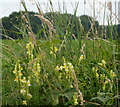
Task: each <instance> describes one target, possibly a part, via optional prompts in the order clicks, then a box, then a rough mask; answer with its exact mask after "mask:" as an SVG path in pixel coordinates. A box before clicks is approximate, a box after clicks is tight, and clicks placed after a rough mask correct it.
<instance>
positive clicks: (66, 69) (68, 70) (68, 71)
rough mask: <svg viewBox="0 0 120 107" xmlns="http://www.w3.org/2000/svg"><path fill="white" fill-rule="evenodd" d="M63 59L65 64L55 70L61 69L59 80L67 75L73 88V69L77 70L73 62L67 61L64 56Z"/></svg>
mask: <svg viewBox="0 0 120 107" xmlns="http://www.w3.org/2000/svg"><path fill="white" fill-rule="evenodd" d="M62 59H63V62H64V64H63V65H61V66H56V68H55V70H56V71H60V72H59V76H58V78H59V81H60V82H62V77H65V78H66V79H67V80H68V81H69V82H70V84H71V86H70V87H71V88H72V87H73V86H72V81H71V79H73V75H72V70H73V71H75V70H74V67H73V65H72V63H70V62H66V61H65V58H64V57H63V58H62ZM61 71H62V72H61Z"/></svg>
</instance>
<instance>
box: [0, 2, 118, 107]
mask: <svg viewBox="0 0 120 107" xmlns="http://www.w3.org/2000/svg"><path fill="white" fill-rule="evenodd" d="M21 4H22V5H23V7H24V8H25V12H23V11H21V12H14V13H12V14H11V15H10V16H9V17H5V18H3V19H2V24H3V38H4V39H3V40H2V43H1V44H2V57H1V58H2V104H3V105H6V106H8V105H12V106H17V105H31V106H36V105H37V106H38V105H56V106H61V105H62V106H65V105H67V106H69V105H71V106H74V105H82V106H83V105H87V106H94V105H100V106H101V105H116V106H119V105H120V86H119V84H120V66H119V64H120V53H119V52H120V50H119V46H120V44H119V43H120V42H119V38H118V37H119V36H118V33H119V25H118V26H117V25H116V26H112V24H108V26H100V25H99V23H98V21H95V20H94V18H91V17H89V16H86V15H83V16H80V17H76V11H75V13H74V15H71V14H67V13H64V14H60V13H59V12H58V13H56V12H50V13H45V14H42V12H41V10H40V8H39V6H38V4H37V3H36V6H37V8H38V11H39V14H38V13H34V12H28V11H27V8H26V6H25V3H24V2H21ZM51 5H52V4H51ZM4 34H5V35H4ZM5 36H6V37H5ZM6 38H7V39H6Z"/></svg>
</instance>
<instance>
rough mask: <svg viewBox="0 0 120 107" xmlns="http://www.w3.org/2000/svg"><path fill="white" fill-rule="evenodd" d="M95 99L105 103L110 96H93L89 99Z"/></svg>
mask: <svg viewBox="0 0 120 107" xmlns="http://www.w3.org/2000/svg"><path fill="white" fill-rule="evenodd" d="M96 99H98V100H100V101H101V102H103V103H104V104H105V103H106V102H107V101H108V100H109V99H110V97H109V96H106V97H105V98H104V97H93V98H92V99H91V101H92V100H96Z"/></svg>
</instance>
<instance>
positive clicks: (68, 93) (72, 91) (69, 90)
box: [65, 88, 75, 99]
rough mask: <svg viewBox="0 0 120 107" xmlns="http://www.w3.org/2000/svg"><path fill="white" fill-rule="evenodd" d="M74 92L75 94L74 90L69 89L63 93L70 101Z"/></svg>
mask: <svg viewBox="0 0 120 107" xmlns="http://www.w3.org/2000/svg"><path fill="white" fill-rule="evenodd" d="M74 92H75V89H74V88H70V89H68V90H66V91H65V94H66V96H67V98H69V99H72V97H73V94H74Z"/></svg>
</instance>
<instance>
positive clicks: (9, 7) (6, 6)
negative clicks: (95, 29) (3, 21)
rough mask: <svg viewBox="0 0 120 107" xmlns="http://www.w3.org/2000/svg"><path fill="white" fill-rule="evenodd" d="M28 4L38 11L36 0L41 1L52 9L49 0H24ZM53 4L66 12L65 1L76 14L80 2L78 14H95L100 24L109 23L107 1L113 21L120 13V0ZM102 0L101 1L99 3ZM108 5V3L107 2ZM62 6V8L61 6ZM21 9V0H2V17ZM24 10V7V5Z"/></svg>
mask: <svg viewBox="0 0 120 107" xmlns="http://www.w3.org/2000/svg"><path fill="white" fill-rule="evenodd" d="M24 1H25V3H26V6H27V9H28V11H34V12H38V10H37V7H36V5H35V2H34V1H36V2H39V3H40V8H41V10H42V11H43V13H45V12H49V11H50V9H51V8H50V3H49V0H44V1H43V0H24ZM51 1H52V4H53V10H54V11H55V12H56V11H61V13H64V12H65V9H63V1H64V5H65V8H66V10H67V12H68V13H70V14H74V9H75V7H76V5H77V3H78V2H79V5H78V10H77V14H76V15H77V16H81V15H84V14H85V15H89V16H91V17H94V16H95V19H96V20H98V21H99V24H103V22H104V24H107V19H108V17H109V15H110V12H109V10H108V9H105V1H106V2H108V1H111V2H112V11H113V13H114V14H113V17H112V18H113V22H114V23H115V22H117V21H115V19H116V18H115V14H116V15H117V14H118V1H120V0H51ZM84 1H86V4H85V5H84ZM93 1H95V15H94V11H93V10H94V6H93ZM99 2H101V3H99ZM115 2H116V8H115ZM106 6H107V4H106ZM59 7H60V8H59ZM19 10H20V0H0V18H2V17H4V16H9V14H11V13H12V12H14V11H17V12H18V11H19ZM22 10H24V9H23V7H22ZM104 10H105V20H103V19H104ZM115 12H116V13H115Z"/></svg>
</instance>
